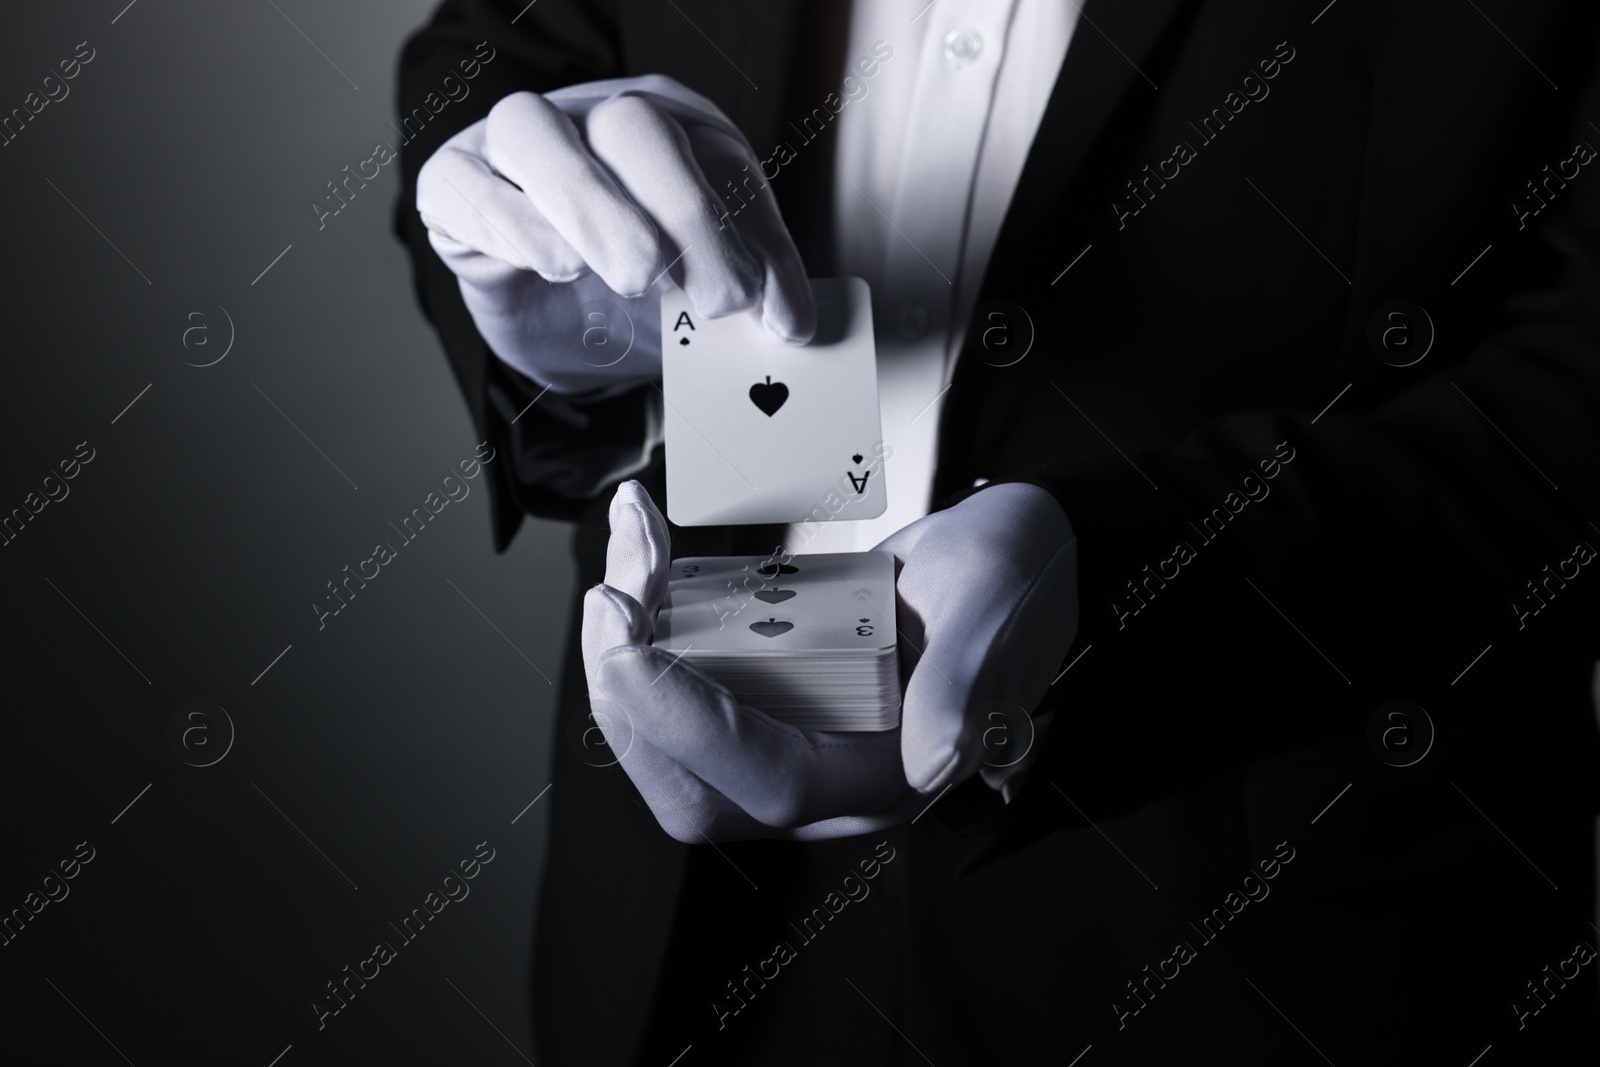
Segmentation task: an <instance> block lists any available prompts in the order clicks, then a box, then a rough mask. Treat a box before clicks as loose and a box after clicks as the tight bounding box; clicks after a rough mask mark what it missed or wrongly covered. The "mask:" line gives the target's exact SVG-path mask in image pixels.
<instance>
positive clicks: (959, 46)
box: [944, 30, 983, 67]
mask: <svg viewBox="0 0 1600 1067" xmlns="http://www.w3.org/2000/svg"><path fill="white" fill-rule="evenodd" d="M982 52H983V38H982V37H981V36H980V35H979V34H978V31H977V30H951V31H950V33H949V35H948V36H946V37H945V39H944V54H945V58H946V59H948V60H950V62H951V63H952V64H954V65H955V66H958V67H964V66H966V65H967V64H968V63H971V62H972V61H973V60H975V59H977V58H978V56H979V55H980V54H981V53H982Z"/></svg>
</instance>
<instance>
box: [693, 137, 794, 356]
mask: <svg viewBox="0 0 1600 1067" xmlns="http://www.w3.org/2000/svg"><path fill="white" fill-rule="evenodd" d="M688 136H689V142H690V145H691V146H692V147H693V149H694V154H695V158H697V159H712V158H715V159H737V160H739V162H740V163H741V164H747V167H741V168H740V169H739V170H738V171H737V176H735V175H734V174H733V173H730V174H729V175H728V177H730V178H733V179H734V182H735V185H736V188H737V190H738V194H739V195H738V196H736V197H732V198H730V201H731V202H726V201H723V200H722V198H721V197H720V196H719V198H718V201H717V202H722V203H723V209H727V210H729V211H730V212H736V213H730V215H729V217H728V218H727V219H725V220H723V221H724V223H725V224H727V225H728V226H729V227H731V228H732V229H735V230H737V231H738V233H739V237H740V239H741V240H742V241H743V242H744V246H745V248H747V249H748V250H749V251H750V253H751V254H752V255H753V256H754V257H755V258H756V260H757V261H758V262H759V263H760V264H761V271H762V285H761V321H762V324H763V325H764V326H765V327H766V328H767V329H768V330H769V331H770V332H771V333H773V334H774V335H776V336H778V337H780V338H782V339H783V340H785V341H788V342H790V343H792V344H805V343H806V342H808V341H810V340H811V338H812V337H813V336H815V335H816V332H817V303H816V300H815V298H814V297H813V296H812V294H811V281H810V279H809V278H808V277H807V276H806V268H805V264H804V263H803V262H802V261H801V259H800V252H799V250H798V249H797V248H795V245H794V239H793V238H792V237H790V236H789V229H788V227H786V226H785V225H784V224H783V216H782V214H781V213H780V212H779V211H778V201H777V198H776V197H775V196H773V193H772V188H771V186H770V185H769V184H768V183H767V181H766V179H765V178H764V177H763V176H762V174H761V165H760V163H759V162H758V161H757V160H756V158H755V154H754V153H753V152H751V151H750V150H749V148H748V147H747V146H745V145H744V144H743V142H742V141H741V142H734V141H733V139H732V138H731V137H729V136H728V135H727V134H725V133H723V132H721V131H719V130H716V129H713V128H712V127H710V126H708V125H695V126H692V127H690V128H689V130H688ZM721 169H723V168H719V173H717V174H709V172H708V174H709V178H710V181H711V187H712V188H713V189H715V188H717V185H718V181H719V179H721V178H722V175H721V173H720V170H721ZM726 169H729V170H730V171H731V169H732V168H726ZM741 201H742V202H743V206H742V207H741V206H740V203H741ZM720 210H721V209H719V213H720Z"/></svg>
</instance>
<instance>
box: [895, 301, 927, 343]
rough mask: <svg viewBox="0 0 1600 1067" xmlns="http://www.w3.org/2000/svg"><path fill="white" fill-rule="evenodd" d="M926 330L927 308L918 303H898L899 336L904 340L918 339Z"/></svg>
mask: <svg viewBox="0 0 1600 1067" xmlns="http://www.w3.org/2000/svg"><path fill="white" fill-rule="evenodd" d="M927 332H928V309H927V308H925V307H923V306H922V305H921V304H920V303H910V304H901V305H900V337H901V339H902V340H905V341H919V340H921V339H922V338H923V337H924V336H925V335H926V334H927Z"/></svg>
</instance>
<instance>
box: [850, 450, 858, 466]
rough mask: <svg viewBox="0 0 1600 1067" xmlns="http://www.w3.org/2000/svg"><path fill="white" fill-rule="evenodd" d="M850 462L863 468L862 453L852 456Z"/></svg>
mask: <svg viewBox="0 0 1600 1067" xmlns="http://www.w3.org/2000/svg"><path fill="white" fill-rule="evenodd" d="M850 462H851V463H854V464H855V465H856V466H858V467H859V466H861V453H860V452H857V453H856V454H855V455H853V456H851V457H850Z"/></svg>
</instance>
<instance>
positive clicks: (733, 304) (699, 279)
mask: <svg viewBox="0 0 1600 1067" xmlns="http://www.w3.org/2000/svg"><path fill="white" fill-rule="evenodd" d="M584 132H585V134H586V136H587V138H588V143H589V148H590V150H591V151H592V152H593V153H594V155H595V157H596V158H597V159H598V160H599V161H600V162H601V163H603V164H605V166H606V168H607V169H609V170H610V171H611V173H612V175H613V176H614V177H615V178H616V179H617V182H618V183H619V184H620V185H621V187H622V188H623V190H624V191H625V192H626V193H627V194H628V195H629V196H630V197H631V198H632V199H633V202H634V203H636V204H638V205H639V206H640V207H641V208H643V209H644V212H645V214H646V215H648V216H649V217H650V218H651V220H652V221H653V222H654V223H655V224H656V227H657V229H658V230H659V231H660V234H661V237H662V239H663V243H664V245H665V249H664V254H666V255H667V256H668V258H669V259H672V260H674V262H673V263H672V266H671V273H672V276H673V278H674V280H675V281H677V282H678V284H679V285H681V286H682V287H683V290H684V292H685V293H686V294H687V295H688V297H689V300H690V302H691V303H693V304H694V306H695V308H696V309H697V310H699V312H700V313H701V314H702V315H705V316H707V317H708V318H717V317H720V316H722V315H729V314H732V313H733V312H736V311H747V310H749V309H750V308H753V307H755V306H756V305H757V303H758V302H759V300H760V298H761V286H762V269H761V266H760V265H759V264H758V263H757V262H756V260H755V258H754V257H753V256H751V254H750V253H749V252H748V251H746V249H745V247H744V243H743V242H742V241H741V240H740V239H739V234H738V232H737V231H736V230H735V229H734V228H733V227H731V226H725V225H723V224H722V223H720V222H718V219H717V215H718V214H719V213H718V212H716V210H715V206H716V205H717V204H718V203H719V202H720V201H719V198H718V197H717V194H716V193H715V192H714V191H713V190H712V188H711V185H710V184H709V183H708V182H707V180H706V177H705V175H704V174H703V173H702V172H701V169H700V165H699V163H697V162H696V160H695V156H694V153H693V152H692V151H691V150H690V147H689V139H688V137H687V136H686V135H685V134H684V132H683V128H682V127H681V126H679V125H678V123H677V120H675V119H673V118H671V117H670V116H669V115H667V114H666V113H665V112H663V111H662V110H661V109H660V108H658V107H656V106H655V105H654V104H652V103H651V102H650V101H648V100H646V99H645V98H644V97H642V96H636V95H622V96H616V97H613V98H611V99H610V100H607V101H605V102H604V103H601V104H599V105H596V106H595V108H594V109H593V110H592V111H590V113H589V116H588V119H587V121H586V123H585V126H584Z"/></svg>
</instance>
